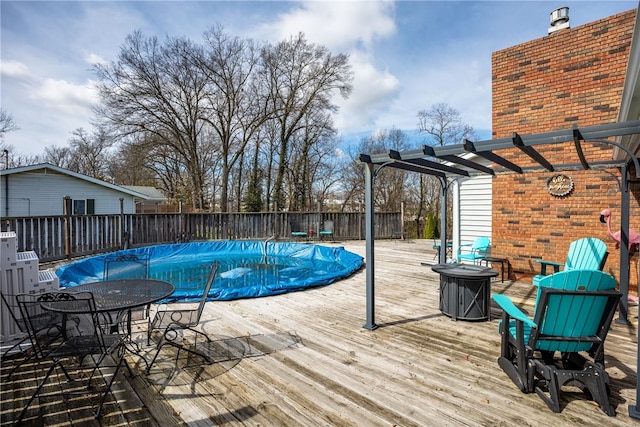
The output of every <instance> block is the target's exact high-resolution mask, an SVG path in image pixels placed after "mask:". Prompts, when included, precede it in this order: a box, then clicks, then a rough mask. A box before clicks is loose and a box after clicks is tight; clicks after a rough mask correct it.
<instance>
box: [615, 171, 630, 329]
mask: <svg viewBox="0 0 640 427" xmlns="http://www.w3.org/2000/svg"><path fill="white" fill-rule="evenodd" d="M620 174H621V175H622V182H621V188H620V293H621V294H622V298H620V304H619V310H618V319H616V323H621V324H623V325H629V324H630V323H629V320H628V319H627V313H628V312H629V168H628V167H627V165H626V164H625V165H623V166H622V167H621V168H620Z"/></svg>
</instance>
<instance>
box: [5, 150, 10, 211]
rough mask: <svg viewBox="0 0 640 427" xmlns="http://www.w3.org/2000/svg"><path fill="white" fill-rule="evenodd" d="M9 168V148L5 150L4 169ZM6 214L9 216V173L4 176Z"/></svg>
mask: <svg viewBox="0 0 640 427" xmlns="http://www.w3.org/2000/svg"><path fill="white" fill-rule="evenodd" d="M7 169H9V150H4V170H5V171H6V170H7ZM4 216H5V217H7V218H9V174H6V175H5V176H4Z"/></svg>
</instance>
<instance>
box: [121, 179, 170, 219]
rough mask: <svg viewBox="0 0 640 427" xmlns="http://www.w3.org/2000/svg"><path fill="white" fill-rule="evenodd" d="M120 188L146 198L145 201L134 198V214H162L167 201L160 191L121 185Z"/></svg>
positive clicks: (152, 188)
mask: <svg viewBox="0 0 640 427" xmlns="http://www.w3.org/2000/svg"><path fill="white" fill-rule="evenodd" d="M122 187H123V188H126V189H128V190H131V191H135V192H136V193H140V194H144V195H145V196H147V199H137V198H136V200H135V203H136V213H158V212H162V206H163V205H165V204H166V203H167V200H168V199H167V198H166V197H165V195H164V194H162V191H160V190H158V189H157V188H155V187H147V186H143V185H123V186H122Z"/></svg>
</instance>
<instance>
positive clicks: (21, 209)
mask: <svg viewBox="0 0 640 427" xmlns="http://www.w3.org/2000/svg"><path fill="white" fill-rule="evenodd" d="M7 178H8V181H7ZM0 184H1V185H2V187H3V191H2V192H1V194H2V200H1V201H0V206H1V210H2V216H10V217H11V216H14V217H15V216H50V215H62V214H63V213H64V201H63V200H64V197H65V196H69V197H71V199H72V200H74V201H75V200H78V201H82V203H84V210H85V212H86V210H87V208H88V207H89V204H90V203H91V204H92V205H93V207H94V209H95V214H96V215H104V214H119V213H120V198H123V199H124V200H123V210H124V213H135V202H134V199H133V196H132V195H130V194H126V193H122V192H118V191H116V190H114V189H111V188H108V187H103V186H101V185H98V184H94V183H92V182H89V181H84V180H82V179H77V178H75V177H73V176H68V175H64V174H60V173H57V172H54V171H51V170H46V173H45V172H44V169H43V170H37V171H31V172H24V173H17V174H12V175H9V176H3V177H1V179H0ZM7 189H8V198H5V191H6V190H7ZM89 200H94V201H93V202H89ZM7 202H8V203H7ZM7 206H8V211H7ZM72 206H73V204H72Z"/></svg>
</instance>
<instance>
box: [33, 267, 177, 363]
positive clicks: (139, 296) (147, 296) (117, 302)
mask: <svg viewBox="0 0 640 427" xmlns="http://www.w3.org/2000/svg"><path fill="white" fill-rule="evenodd" d="M174 290H175V287H174V286H173V285H172V284H171V283H169V282H165V281H162V280H154V279H118V280H105V281H102V282H91V283H85V284H82V285H77V286H72V287H69V288H66V289H63V290H62V291H64V292H69V293H74V292H91V293H92V294H93V299H94V302H95V305H96V311H97V312H98V313H103V314H105V315H107V316H109V317H111V313H116V317H117V318H119V317H121V316H122V314H123V313H126V315H127V319H126V320H127V336H128V338H129V340H128V341H129V344H130V346H128V347H127V348H128V349H129V350H130V351H131V352H132V353H135V354H137V355H138V356H140V357H141V358H142V360H143V361H144V362H145V363H147V360H146V359H145V358H144V357H143V356H142V355H141V354H140V350H139V348H138V346H137V344H136V343H134V342H133V341H132V340H131V311H132V310H133V309H135V308H139V307H145V306H147V305H149V304H151V303H154V302H158V301H161V300H163V299H165V298H167V297H169V296H170V295H171V294H173V292H174ZM43 307H44V308H46V309H52V310H55V311H58V312H64V313H66V314H74V313H77V314H81V313H82V311H78V310H77V309H75V310H74V306H73V304H67V305H66V306H65V307H64V309H61V307H60V306H59V305H57V306H56V307H55V308H53V307H47V305H46V303H44V304H43Z"/></svg>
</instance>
